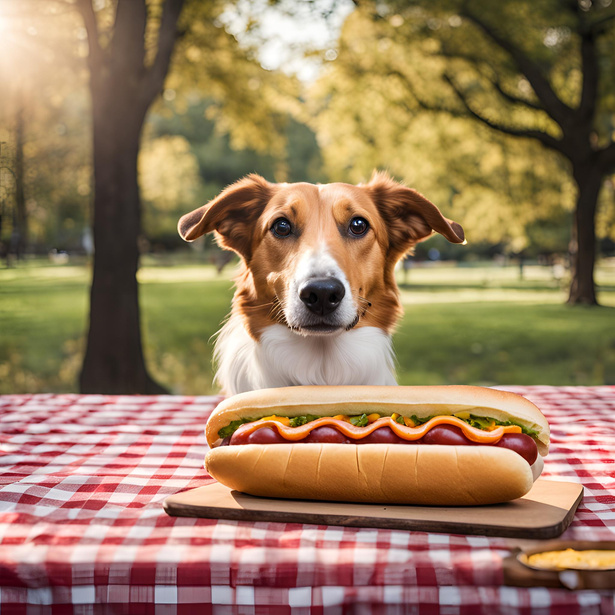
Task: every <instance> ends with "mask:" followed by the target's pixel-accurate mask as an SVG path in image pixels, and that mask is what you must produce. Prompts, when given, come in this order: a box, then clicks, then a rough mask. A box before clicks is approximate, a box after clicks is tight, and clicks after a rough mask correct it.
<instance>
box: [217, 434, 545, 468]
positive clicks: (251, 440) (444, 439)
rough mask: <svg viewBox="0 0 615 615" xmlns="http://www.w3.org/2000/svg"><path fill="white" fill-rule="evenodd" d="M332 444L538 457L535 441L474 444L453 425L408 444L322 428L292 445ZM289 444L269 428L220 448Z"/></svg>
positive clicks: (521, 437) (516, 438) (511, 437)
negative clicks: (441, 447) (488, 449)
mask: <svg viewBox="0 0 615 615" xmlns="http://www.w3.org/2000/svg"><path fill="white" fill-rule="evenodd" d="M318 442H322V443H335V444H380V443H384V444H445V445H452V446H500V447H503V448H508V449H510V450H512V451H514V452H515V453H517V454H519V455H521V457H523V458H524V459H525V460H526V461H527V462H528V463H529V464H530V465H532V464H533V463H534V462H535V461H536V458H537V456H538V449H537V447H536V443H535V442H534V440H533V439H532V438H531V437H530V436H528V435H526V434H522V433H519V434H514V433H512V434H504V435H503V436H502V438H501V439H500V440H499V441H498V442H497V443H496V444H477V443H476V442H472V440H469V439H468V438H466V437H465V435H464V434H463V432H462V431H461V429H459V427H456V426H454V425H436V426H435V427H433V428H432V429H430V430H429V431H428V432H427V433H426V434H425V436H423V437H422V438H421V439H420V440H414V441H412V442H408V441H407V440H404V439H403V438H400V437H399V436H398V435H396V434H395V433H393V431H392V430H391V429H390V428H389V427H381V428H380V429H376V431H374V432H372V433H371V434H369V435H367V436H365V438H361V439H360V440H351V439H350V438H347V437H346V436H345V435H344V434H342V433H340V432H339V431H338V430H337V429H335V427H331V426H322V427H317V428H316V429H313V430H312V431H311V432H310V434H309V436H307V437H306V438H304V439H303V440H299V441H297V442H295V444H301V443H318ZM287 443H288V440H286V439H285V438H283V437H282V436H281V435H280V434H279V433H278V431H277V430H276V429H273V428H271V427H261V428H260V429H257V430H255V431H253V432H252V433H249V434H247V435H246V434H245V433H242V432H241V431H239V432H235V433H234V434H233V435H232V436H231V438H230V439H226V438H225V441H223V442H222V445H226V444H230V445H241V444H287Z"/></svg>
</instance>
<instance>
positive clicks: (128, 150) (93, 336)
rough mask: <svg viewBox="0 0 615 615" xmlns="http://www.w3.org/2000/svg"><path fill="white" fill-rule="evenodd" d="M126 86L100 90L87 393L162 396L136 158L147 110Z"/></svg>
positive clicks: (96, 91) (83, 383)
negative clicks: (144, 273) (144, 304)
mask: <svg viewBox="0 0 615 615" xmlns="http://www.w3.org/2000/svg"><path fill="white" fill-rule="evenodd" d="M135 90H136V87H130V84H129V83H127V82H125V81H124V80H123V79H113V80H112V79H108V80H105V83H104V87H95V86H93V91H92V93H93V96H92V98H93V103H92V104H93V114H94V177H95V182H94V185H95V188H94V249H95V252H94V273H93V279H92V287H91V293H90V327H89V332H88V338H87V350H86V354H85V358H84V362H83V368H82V371H81V375H80V390H81V392H82V393H109V394H120V393H121V394H138V393H145V394H156V393H165V392H166V391H165V390H164V389H163V388H162V387H161V386H160V385H158V384H157V383H156V382H154V380H153V379H152V378H151V377H150V376H149V374H148V372H147V369H146V367H145V361H144V358H143V350H142V343H141V324H140V317H139V295H138V284H137V278H136V274H137V269H138V267H139V249H138V238H139V234H140V231H141V204H140V196H139V186H138V182H137V157H138V153H139V143H140V136H141V128H142V126H143V121H144V118H145V113H146V111H147V106H146V105H143V104H138V103H137V102H136V101H138V92H137V91H135Z"/></svg>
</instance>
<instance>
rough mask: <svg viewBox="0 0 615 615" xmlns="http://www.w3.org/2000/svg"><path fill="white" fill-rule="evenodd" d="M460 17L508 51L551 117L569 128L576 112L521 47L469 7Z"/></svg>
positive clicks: (463, 10)
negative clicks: (557, 92)
mask: <svg viewBox="0 0 615 615" xmlns="http://www.w3.org/2000/svg"><path fill="white" fill-rule="evenodd" d="M460 15H462V16H463V17H465V18H466V19H468V20H469V21H471V22H472V23H474V24H475V25H476V26H478V28H479V29H480V30H482V31H483V32H484V33H485V34H486V35H487V36H488V37H489V38H490V39H491V40H492V41H493V42H494V43H495V44H496V45H498V47H500V48H501V49H503V50H504V51H506V53H508V55H509V56H510V57H511V58H512V59H513V60H514V62H515V64H516V65H517V68H518V69H519V70H520V71H521V73H523V74H524V75H525V77H526V79H527V80H528V81H529V82H530V84H531V86H532V88H533V89H534V92H535V93H536V96H537V97H538V99H539V100H540V102H541V103H542V104H543V106H544V111H546V112H547V113H548V114H549V116H550V117H551V118H552V119H553V120H554V121H555V122H557V123H558V124H559V125H560V126H561V127H562V128H564V127H565V126H567V125H568V124H569V123H570V121H571V119H572V115H573V113H574V110H573V109H572V108H570V107H569V106H568V105H567V104H566V103H564V102H563V101H562V100H560V98H559V97H558V96H557V94H556V93H555V92H554V91H553V88H552V87H551V84H550V83H549V81H548V79H547V78H546V77H545V76H544V75H543V74H542V71H541V70H540V68H539V67H538V66H537V65H536V64H535V63H534V62H533V61H532V60H531V59H530V58H529V57H527V56H526V55H525V54H524V53H523V51H521V49H519V47H517V46H516V45H514V44H513V43H511V42H510V41H509V40H507V39H505V38H504V37H502V36H500V35H499V34H498V33H497V32H496V31H495V30H494V29H493V28H492V27H491V26H490V25H489V24H487V23H486V22H485V21H483V19H482V18H481V17H478V16H477V15H475V14H473V13H471V12H470V11H469V10H468V9H467V6H466V7H464V8H463V9H462V10H461V11H460Z"/></svg>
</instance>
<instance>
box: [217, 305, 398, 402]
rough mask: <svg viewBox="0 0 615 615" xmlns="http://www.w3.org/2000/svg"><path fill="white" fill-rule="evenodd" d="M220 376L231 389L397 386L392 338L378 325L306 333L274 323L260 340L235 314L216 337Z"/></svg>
mask: <svg viewBox="0 0 615 615" xmlns="http://www.w3.org/2000/svg"><path fill="white" fill-rule="evenodd" d="M215 357H216V360H217V362H218V372H217V374H216V379H217V380H218V382H219V383H220V385H221V386H222V389H223V390H224V392H225V393H227V394H233V395H234V394H236V393H241V392H244V391H251V390H253V389H266V388H271V387H282V386H294V385H310V384H313V385H366V384H373V385H378V384H380V385H394V384H397V383H396V381H395V376H394V363H393V350H392V346H391V338H390V336H388V335H387V334H386V333H384V332H383V331H382V330H380V329H378V328H376V327H361V328H359V329H353V330H351V331H346V332H344V333H341V334H339V335H336V336H331V337H329V336H322V337H321V336H313V337H303V336H300V335H297V334H296V333H293V332H292V331H291V330H290V329H288V328H287V327H284V326H283V325H271V326H270V327H267V328H266V329H265V331H264V332H263V334H262V335H261V340H260V342H255V341H254V340H253V339H252V338H251V337H250V336H249V335H248V333H247V331H246V330H245V328H244V327H243V324H242V323H241V321H240V319H238V318H234V317H231V318H230V319H229V321H228V322H227V324H226V325H225V326H224V327H223V329H222V331H221V332H220V336H219V338H218V341H217V342H216V350H215Z"/></svg>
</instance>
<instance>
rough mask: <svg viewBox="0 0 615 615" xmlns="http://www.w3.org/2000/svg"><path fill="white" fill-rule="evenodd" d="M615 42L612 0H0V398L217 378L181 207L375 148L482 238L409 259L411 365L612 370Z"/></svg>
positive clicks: (215, 258) (222, 291)
mask: <svg viewBox="0 0 615 615" xmlns="http://www.w3.org/2000/svg"><path fill="white" fill-rule="evenodd" d="M614 63H615V7H614V6H613V5H612V0H532V1H530V0H517V1H506V2H497V3H493V2H488V1H486V0H432V1H428V0H425V1H420V0H416V1H413V2H411V1H401V0H381V1H379V2H370V1H368V0H366V1H364V2H363V1H361V2H350V1H349V0H348V1H346V0H344V1H342V0H304V1H293V2H291V1H285V0H280V1H278V2H268V1H267V0H252V1H249V0H224V1H218V0H212V1H204V0H203V1H201V0H148V1H147V2H146V1H145V0H44V1H43V0H0V85H1V88H0V142H1V150H0V256H1V258H2V264H1V265H0V393H28V392H33V393H34V392H61V391H62V392H64V391H66V392H76V391H79V390H81V391H83V392H101V393H150V392H162V391H168V392H172V393H179V394H204V393H209V392H211V391H215V390H216V386H215V383H214V382H213V374H214V370H213V367H212V348H213V340H212V336H213V335H214V334H215V332H216V331H217V330H218V329H219V327H220V325H221V323H222V322H223V320H224V318H225V316H226V315H227V314H228V311H229V309H230V301H231V298H232V292H233V285H232V277H233V270H234V268H235V264H236V257H235V258H231V259H229V258H228V257H227V253H223V252H221V251H220V250H219V249H218V248H217V246H216V245H215V242H214V241H213V239H212V238H211V237H207V238H205V239H204V240H199V241H196V242H194V243H193V244H185V243H183V242H182V241H181V239H180V238H179V236H178V234H177V231H176V224H177V220H178V219H179V217H180V216H181V215H183V214H184V213H187V212H188V211H191V210H192V209H195V208H196V207H198V206H200V205H202V204H203V203H205V202H207V201H208V200H209V199H211V198H213V197H214V196H215V195H216V194H218V193H219V192H220V191H221V190H222V189H223V188H224V187H225V186H227V185H228V184H230V183H232V182H234V181H236V180H237V179H239V178H241V177H242V176H244V175H246V174H247V173H251V172H256V173H259V174H261V175H263V176H264V177H265V178H266V179H268V180H269V181H309V182H330V181H347V182H351V183H356V182H361V181H367V180H368V179H369V177H370V175H371V173H372V170H373V169H374V168H378V169H387V170H389V172H390V173H391V174H392V175H393V176H394V177H396V178H397V179H399V180H402V181H404V182H405V183H406V184H407V185H409V186H411V187H413V188H416V189H417V190H419V191H420V192H421V193H423V194H425V195H426V196H427V197H428V198H429V199H430V200H432V201H433V202H434V203H435V204H436V205H437V206H438V207H439V208H440V209H441V210H442V212H443V213H444V214H445V215H446V216H447V217H449V218H452V219H453V220H455V221H457V222H459V223H461V224H462V226H463V227H464V230H465V232H466V236H467V239H468V244H467V245H465V246H453V245H450V244H448V243H447V242H446V241H445V240H444V239H443V238H441V237H439V236H435V237H434V238H432V239H430V240H428V241H426V242H424V243H422V244H419V246H418V247H417V249H416V251H415V254H414V255H412V256H410V257H409V258H408V259H407V260H405V261H404V262H403V263H401V266H400V268H399V270H398V282H399V284H400V289H401V295H402V299H403V304H404V308H405V316H404V318H403V320H402V321H401V323H400V326H399V327H398V330H397V332H396V334H395V336H394V346H395V349H396V354H397V360H398V379H399V382H400V383H401V384H482V385H496V384H553V385H566V384H570V385H590V384H615V184H614V173H615V145H614V143H613V137H614V135H615V66H614ZM94 247H95V248H96V250H95V252H94Z"/></svg>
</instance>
